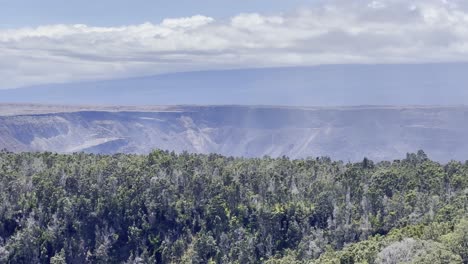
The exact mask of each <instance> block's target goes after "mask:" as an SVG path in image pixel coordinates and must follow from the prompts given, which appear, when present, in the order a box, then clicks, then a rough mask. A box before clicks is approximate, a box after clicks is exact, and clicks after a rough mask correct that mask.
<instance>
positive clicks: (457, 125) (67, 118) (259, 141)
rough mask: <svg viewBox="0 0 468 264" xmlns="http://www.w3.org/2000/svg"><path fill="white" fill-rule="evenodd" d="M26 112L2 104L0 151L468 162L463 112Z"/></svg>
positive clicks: (467, 111)
mask: <svg viewBox="0 0 468 264" xmlns="http://www.w3.org/2000/svg"><path fill="white" fill-rule="evenodd" d="M28 107H29V108H28V109H26V110H25V108H27V106H24V105H16V106H10V107H5V106H3V110H4V111H0V149H1V148H6V149H8V150H11V151H54V152H79V151H84V152H92V153H117V152H125V153H147V152H149V151H151V150H152V149H155V148H160V149H167V150H174V151H176V152H181V151H184V150H186V151H189V152H199V153H211V152H216V153H220V154H224V155H233V156H246V157H260V156H264V155H269V156H282V155H286V156H289V157H291V158H300V157H308V156H330V157H332V158H333V159H342V160H345V161H347V160H360V159H362V158H363V157H364V156H366V157H369V158H371V159H375V160H388V159H398V158H402V157H404V156H405V154H406V153H407V152H415V151H417V150H419V149H423V150H425V151H426V153H428V154H429V155H430V156H431V157H432V158H434V159H436V160H440V161H447V160H450V159H458V160H465V159H468V137H467V135H468V108H466V107H347V108H286V107H243V106H215V107H209V106H206V107H192V106H185V107H167V108H163V107H160V108H144V107H141V108H92V107H91V108H89V107H88V108H66V107H65V108H54V107H48V108H44V107H43V108H41V109H31V108H34V107H31V106H28ZM12 108H13V109H12ZM15 108H16V109H15ZM0 110H2V108H1V107H0ZM5 110H8V113H6V112H5ZM36 113H39V114H36Z"/></svg>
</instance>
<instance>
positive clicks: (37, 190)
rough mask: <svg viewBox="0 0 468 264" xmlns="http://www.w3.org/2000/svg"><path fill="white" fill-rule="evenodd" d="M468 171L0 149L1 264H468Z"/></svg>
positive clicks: (421, 163) (416, 161)
mask: <svg viewBox="0 0 468 264" xmlns="http://www.w3.org/2000/svg"><path fill="white" fill-rule="evenodd" d="M467 209H468V163H467V162H465V163H462V162H458V161H452V162H449V163H447V164H440V163H437V162H434V161H431V160H430V159H429V158H428V157H427V156H426V154H425V153H424V152H423V151H419V152H418V153H416V154H408V155H407V157H406V158H405V159H402V160H395V161H384V162H379V163H374V162H373V161H371V160H368V159H364V160H363V161H362V162H358V163H345V162H342V161H333V160H331V159H330V158H327V157H321V158H308V159H299V160H291V159H288V158H287V157H282V158H270V157H264V158H253V159H247V158H233V157H224V156H220V155H216V154H211V155H201V154H189V153H182V154H175V153H173V152H166V151H160V150H156V151H153V152H152V153H150V154H149V155H130V154H128V155H127V154H117V155H93V154H84V153H75V154H69V155H65V154H63V155H62V154H55V153H48V152H46V153H10V152H7V151H2V152H0V263H270V264H273V263H432V264H437V263H468V217H467Z"/></svg>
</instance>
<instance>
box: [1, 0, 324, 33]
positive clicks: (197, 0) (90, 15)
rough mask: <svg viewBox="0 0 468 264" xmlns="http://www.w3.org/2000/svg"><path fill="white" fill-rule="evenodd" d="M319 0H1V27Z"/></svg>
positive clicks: (133, 19) (264, 8) (288, 6)
mask: <svg viewBox="0 0 468 264" xmlns="http://www.w3.org/2000/svg"><path fill="white" fill-rule="evenodd" d="M319 2H320V1H319V0H170V1H167V0H166V1H161V0H94V1H92V0H80V1H78V0H1V1H0V7H1V8H0V22H1V23H0V26H1V27H3V28H5V27H23V26H38V25H46V24H90V25H94V26H120V25H129V24H139V23H143V22H153V23H158V22H159V21H161V20H163V19H164V18H168V17H187V16H193V15H197V14H202V15H205V16H210V17H214V18H217V19H222V18H226V17H230V16H235V15H237V14H239V13H252V12H261V13H280V12H285V11H286V12H287V11H292V10H295V9H297V8H301V7H304V6H311V5H317V4H318V3H319Z"/></svg>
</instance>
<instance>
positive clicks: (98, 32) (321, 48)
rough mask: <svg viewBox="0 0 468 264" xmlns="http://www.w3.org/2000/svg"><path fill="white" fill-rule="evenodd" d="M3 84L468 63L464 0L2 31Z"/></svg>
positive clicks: (331, 4)
mask: <svg viewBox="0 0 468 264" xmlns="http://www.w3.org/2000/svg"><path fill="white" fill-rule="evenodd" d="M0 58H1V60H0V79H1V80H2V83H1V85H0V88H11V87H19V86H25V85H34V84H40V83H51V82H67V81H80V80H91V79H108V78H117V77H128V76H139V75H147V74H157V73H165V72H175V71H190V70H205V69H223V68H246V67H273V66H300V65H319V64H347V63H425V62H442V61H443V62H454V61H468V8H467V4H465V3H464V2H463V1H454V0H452V1H450V0H424V1H422V0H421V1H402V0H380V1H379V0H375V1H364V0H355V1H349V0H348V1H344V0H341V1H327V2H326V3H325V4H322V5H317V6H313V7H310V8H302V9H299V10H297V11H295V12H290V13H284V14H276V15H265V14H258V13H248V14H239V15H237V16H235V17H232V18H227V19H224V20H215V19H213V18H211V17H207V16H203V15H196V16H192V17H186V18H171V19H165V20H163V21H162V22H161V23H159V24H151V23H143V24H140V25H127V26H121V27H93V26H91V25H44V26H39V27H35V28H15V29H4V30H0Z"/></svg>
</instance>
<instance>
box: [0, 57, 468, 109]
mask: <svg viewBox="0 0 468 264" xmlns="http://www.w3.org/2000/svg"><path fill="white" fill-rule="evenodd" d="M467 72H468V64H467V63H458V64H457V63H451V64H412V65H408V64H407V65H328V66H317V67H296V68H266V69H242V70H224V71H204V72H188V73H174V74H166V75H159V76H152V77H143V78H131V79H119V80H110V81H98V82H86V83H70V84H53V85H42V86H37V87H29V88H20V89H12V90H0V102H32V103H56V104H113V105H158V104H159V105H174V104H201V105H206V104H211V105H212V104H217V105H222V104H243V105H258V104H262V105H296V106H299V105H301V106H302V105H306V106H307V105H322V106H324V105H327V106H331V105H369V104H372V105H382V104H386V105H388V104H393V105H410V104H424V105H427V104H432V105H440V104H451V105H456V104H467V103H468V102H467V101H468V99H467V98H468V89H467V88H468V87H467V85H468V74H467Z"/></svg>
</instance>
